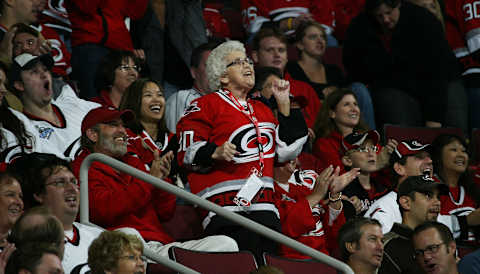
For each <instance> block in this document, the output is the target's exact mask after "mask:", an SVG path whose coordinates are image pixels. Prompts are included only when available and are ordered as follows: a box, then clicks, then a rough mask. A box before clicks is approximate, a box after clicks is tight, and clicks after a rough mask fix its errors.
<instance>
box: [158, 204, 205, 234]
mask: <svg viewBox="0 0 480 274" xmlns="http://www.w3.org/2000/svg"><path fill="white" fill-rule="evenodd" d="M163 228H164V229H165V231H166V232H167V233H168V235H170V236H172V237H173V238H174V239H175V240H176V241H184V240H192V239H198V238H201V237H202V234H203V228H202V223H201V221H200V217H199V216H198V214H197V211H196V209H195V207H193V206H192V205H177V207H176V209H175V213H174V215H173V217H172V219H170V220H169V221H168V222H165V223H163Z"/></svg>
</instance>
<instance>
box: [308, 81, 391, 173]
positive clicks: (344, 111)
mask: <svg viewBox="0 0 480 274" xmlns="http://www.w3.org/2000/svg"><path fill="white" fill-rule="evenodd" d="M360 113H361V111H360V108H359V107H358V103H357V99H356V96H355V94H354V93H353V92H352V91H351V90H349V89H337V90H335V91H333V92H332V93H331V94H329V95H328V96H327V98H326V99H325V101H324V103H323V106H322V108H321V109H320V111H319V113H318V116H317V119H316V123H315V128H314V130H315V135H316V136H317V139H316V140H315V143H314V145H313V154H314V155H315V156H316V157H317V158H318V159H319V164H320V167H321V168H326V167H328V166H329V165H333V166H334V167H337V166H339V167H340V174H342V173H343V172H345V167H344V165H343V163H342V156H343V155H342V153H341V146H342V139H343V138H344V137H345V136H347V135H349V134H352V133H353V132H356V131H358V132H364V131H366V130H367V126H366V125H365V124H364V122H363V120H362V119H361V117H360ZM396 144H397V142H396V141H395V140H393V139H391V140H388V142H387V145H386V146H385V149H382V150H381V151H380V155H379V161H378V164H377V170H380V169H381V168H383V167H384V166H385V165H386V164H387V163H388V159H389V158H390V154H391V153H392V151H393V148H394V147H395V146H396Z"/></svg>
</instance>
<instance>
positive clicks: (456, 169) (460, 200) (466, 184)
mask: <svg viewBox="0 0 480 274" xmlns="http://www.w3.org/2000/svg"><path fill="white" fill-rule="evenodd" d="M431 151H432V161H433V169H434V172H435V176H436V177H437V178H438V179H440V181H442V182H443V183H445V184H446V185H448V187H449V189H450V193H449V195H448V196H445V195H444V196H441V202H442V207H441V212H440V213H441V214H443V215H447V214H450V215H457V216H466V215H468V214H470V212H472V211H473V210H475V209H476V208H477V207H478V205H479V204H480V186H479V185H478V184H476V183H475V182H474V181H473V178H472V176H471V174H470V172H469V170H468V164H469V155H468V152H467V144H466V142H465V140H463V138H461V137H459V136H457V135H450V134H442V135H439V136H437V138H435V140H433V142H432V150H431ZM461 238H462V239H463V240H467V241H468V242H472V241H475V238H477V239H479V237H474V235H473V233H468V238H467V235H461Z"/></svg>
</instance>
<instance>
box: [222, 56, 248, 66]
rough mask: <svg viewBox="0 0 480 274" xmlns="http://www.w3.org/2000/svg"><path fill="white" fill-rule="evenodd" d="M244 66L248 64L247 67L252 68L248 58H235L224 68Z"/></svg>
mask: <svg viewBox="0 0 480 274" xmlns="http://www.w3.org/2000/svg"><path fill="white" fill-rule="evenodd" d="M245 64H248V65H250V66H253V60H252V59H250V58H249V57H245V58H237V59H235V60H233V61H232V62H231V63H229V64H227V66H226V68H229V67H231V66H235V65H242V66H244V65H245Z"/></svg>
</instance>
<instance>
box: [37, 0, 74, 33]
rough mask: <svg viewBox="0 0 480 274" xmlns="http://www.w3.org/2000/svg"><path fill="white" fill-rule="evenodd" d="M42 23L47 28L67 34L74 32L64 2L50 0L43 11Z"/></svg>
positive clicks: (62, 0)
mask: <svg viewBox="0 0 480 274" xmlns="http://www.w3.org/2000/svg"><path fill="white" fill-rule="evenodd" d="M40 23H42V24H44V25H46V26H47V27H50V28H53V29H58V30H62V31H66V32H72V23H70V20H69V19H68V12H67V9H66V8H65V1H64V0H48V1H46V3H45V9H44V10H43V11H42V16H41V17H40Z"/></svg>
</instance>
